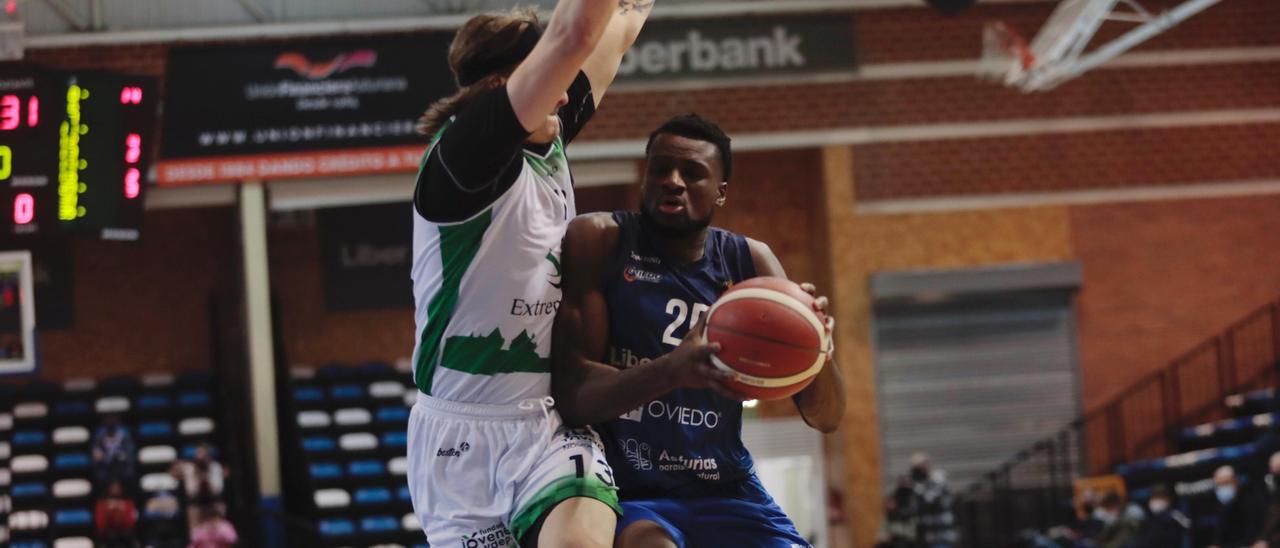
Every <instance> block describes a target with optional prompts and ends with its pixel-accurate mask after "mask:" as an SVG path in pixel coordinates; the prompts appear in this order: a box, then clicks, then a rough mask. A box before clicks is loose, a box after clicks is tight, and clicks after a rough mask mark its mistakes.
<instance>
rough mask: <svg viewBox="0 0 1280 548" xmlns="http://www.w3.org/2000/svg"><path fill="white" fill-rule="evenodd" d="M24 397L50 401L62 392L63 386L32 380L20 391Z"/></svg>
mask: <svg viewBox="0 0 1280 548" xmlns="http://www.w3.org/2000/svg"><path fill="white" fill-rule="evenodd" d="M19 392H20V393H21V394H22V395H23V396H25V397H28V398H33V399H43V400H45V401H48V400H49V399H52V397H53V396H54V395H56V394H58V393H60V392H62V385H61V384H58V383H56V382H53V381H46V380H41V379H32V380H30V381H28V382H27V384H26V386H23V387H22V388H21V389H20V391H19Z"/></svg>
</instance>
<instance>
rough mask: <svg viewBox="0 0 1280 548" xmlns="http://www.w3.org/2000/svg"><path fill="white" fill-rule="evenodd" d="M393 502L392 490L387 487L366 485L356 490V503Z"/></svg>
mask: <svg viewBox="0 0 1280 548" xmlns="http://www.w3.org/2000/svg"><path fill="white" fill-rule="evenodd" d="M388 502H391V490H390V489H387V488H386V487H364V488H361V489H358V490H356V504H386V503H388Z"/></svg>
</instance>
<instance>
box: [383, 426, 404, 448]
mask: <svg viewBox="0 0 1280 548" xmlns="http://www.w3.org/2000/svg"><path fill="white" fill-rule="evenodd" d="M408 443H409V435H408V433H406V432H402V431H400V430H396V431H393V432H387V433H385V434H383V435H382V446H383V447H389V448H392V449H396V448H403V447H405V446H407V445H408Z"/></svg>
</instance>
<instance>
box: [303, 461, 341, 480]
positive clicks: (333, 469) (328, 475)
mask: <svg viewBox="0 0 1280 548" xmlns="http://www.w3.org/2000/svg"><path fill="white" fill-rule="evenodd" d="M311 477H312V478H313V479H322V480H323V479H338V478H341V477H342V467H341V466H338V465H337V464H335V463H332V462H317V463H314V464H312V465H311Z"/></svg>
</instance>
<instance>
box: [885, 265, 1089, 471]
mask: <svg viewBox="0 0 1280 548" xmlns="http://www.w3.org/2000/svg"><path fill="white" fill-rule="evenodd" d="M1078 279H1079V269H1078V267H1077V266H1076V265H1074V264H1053V265H1031V266H1016V267H1009V268H997V269H978V270H951V271H933V272H903V273H883V274H877V275H876V276H875V277H874V278H873V283H872V285H873V288H872V292H873V294H874V295H875V298H876V305H875V312H874V314H875V319H874V337H875V345H876V351H875V362H876V384H877V390H878V393H877V395H878V405H879V412H880V435H881V450H882V452H883V458H884V461H883V462H884V466H883V467H882V470H883V474H884V481H885V483H884V485H886V486H891V485H893V484H894V483H893V482H894V481H895V480H896V478H897V477H898V476H900V475H902V474H904V473H906V472H907V468H908V466H909V464H908V462H909V459H910V457H911V455H912V454H913V453H915V452H918V451H919V452H925V453H928V454H929V455H930V457H931V460H932V462H933V465H934V468H935V469H938V470H942V471H944V472H946V474H947V477H948V479H949V483H950V484H951V487H952V490H953V492H955V491H958V490H962V489H964V488H965V487H966V486H967V485H968V484H969V483H971V482H972V481H974V480H977V479H979V478H980V477H981V476H982V475H983V474H985V473H987V472H990V471H991V470H993V469H995V468H996V467H997V466H999V465H1000V464H1001V463H1003V462H1005V461H1006V460H1008V459H1009V458H1010V457H1012V456H1013V455H1014V454H1016V453H1017V452H1019V451H1021V450H1023V449H1026V448H1028V447H1030V446H1031V445H1032V444H1034V443H1035V442H1037V441H1039V440H1042V439H1044V438H1046V437H1049V436H1051V435H1053V434H1055V433H1056V432H1058V430H1060V429H1061V428H1062V427H1064V426H1066V425H1067V424H1068V423H1069V422H1071V421H1072V420H1073V419H1075V418H1076V416H1077V415H1078V414H1079V411H1080V403H1079V402H1080V397H1079V384H1080V383H1079V375H1078V369H1077V365H1076V358H1075V356H1076V342H1075V333H1074V324H1075V319H1074V312H1073V309H1072V305H1071V302H1072V296H1073V295H1074V292H1075V289H1076V287H1077V285H1078Z"/></svg>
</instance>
